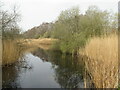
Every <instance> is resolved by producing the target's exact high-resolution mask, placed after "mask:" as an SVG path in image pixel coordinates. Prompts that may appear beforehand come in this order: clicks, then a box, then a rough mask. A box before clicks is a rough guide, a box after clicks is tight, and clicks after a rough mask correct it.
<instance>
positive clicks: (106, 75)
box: [80, 35, 118, 88]
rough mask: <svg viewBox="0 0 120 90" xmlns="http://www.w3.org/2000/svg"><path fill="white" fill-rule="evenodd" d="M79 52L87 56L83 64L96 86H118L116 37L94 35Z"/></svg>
mask: <svg viewBox="0 0 120 90" xmlns="http://www.w3.org/2000/svg"><path fill="white" fill-rule="evenodd" d="M80 54H83V55H86V56H87V57H88V59H87V60H85V66H86V69H87V71H88V72H89V74H90V76H91V78H92V81H93V83H94V84H95V86H96V88H117V87H118V37H117V35H110V36H109V37H104V38H99V37H95V38H92V39H91V40H90V42H89V43H88V44H87V45H86V47H85V49H84V50H83V52H80Z"/></svg>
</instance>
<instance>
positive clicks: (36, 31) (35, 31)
mask: <svg viewBox="0 0 120 90" xmlns="http://www.w3.org/2000/svg"><path fill="white" fill-rule="evenodd" d="M52 26H53V23H42V24H41V25H39V26H37V27H33V28H31V29H29V30H28V31H26V32H24V34H23V36H24V37H25V38H39V37H41V36H43V35H44V34H45V32H47V31H50V30H51V29H52Z"/></svg>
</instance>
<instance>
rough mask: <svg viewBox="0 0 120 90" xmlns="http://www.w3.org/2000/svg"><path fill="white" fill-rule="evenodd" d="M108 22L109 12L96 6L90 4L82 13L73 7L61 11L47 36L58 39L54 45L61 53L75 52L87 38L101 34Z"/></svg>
mask: <svg viewBox="0 0 120 90" xmlns="http://www.w3.org/2000/svg"><path fill="white" fill-rule="evenodd" d="M109 23H110V20H109V13H108V12H107V11H101V10H99V9H98V8H97V7H96V6H90V7H89V8H88V10H87V11H86V13H85V14H84V15H83V14H80V13H79V8H78V7H73V8H71V9H68V10H65V11H62V12H61V14H60V16H59V17H58V20H57V21H56V22H55V24H54V26H53V30H51V33H49V37H52V38H56V39H59V42H57V43H55V45H54V46H55V47H56V46H57V48H58V47H59V49H60V50H61V51H62V52H63V53H76V52H77V51H78V50H79V48H81V47H84V46H85V44H86V42H87V41H88V39H89V38H91V37H93V36H101V35H103V34H104V32H105V31H106V30H107V28H108V27H109Z"/></svg>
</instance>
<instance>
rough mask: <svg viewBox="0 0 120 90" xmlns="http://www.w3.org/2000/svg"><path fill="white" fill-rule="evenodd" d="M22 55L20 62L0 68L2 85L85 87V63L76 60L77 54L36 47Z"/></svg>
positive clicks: (6, 86)
mask: <svg viewBox="0 0 120 90" xmlns="http://www.w3.org/2000/svg"><path fill="white" fill-rule="evenodd" d="M23 58H24V59H22V61H21V60H20V62H21V63H20V62H19V64H15V65H13V66H10V67H4V68H3V87H4V88H8V87H11V88H15V87H17V88H19V87H21V88H81V87H82V88H83V87H84V81H83V73H84V72H83V71H84V64H83V63H82V62H81V63H78V59H77V57H74V58H73V57H72V56H71V55H63V54H61V53H60V52H57V51H51V50H42V49H40V48H38V49H35V50H31V51H29V53H25V55H24V56H23ZM31 80H32V82H31Z"/></svg>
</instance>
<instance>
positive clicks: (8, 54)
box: [2, 39, 21, 66]
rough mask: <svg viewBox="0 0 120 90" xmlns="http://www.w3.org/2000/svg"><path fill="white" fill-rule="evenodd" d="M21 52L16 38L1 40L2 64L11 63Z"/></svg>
mask: <svg viewBox="0 0 120 90" xmlns="http://www.w3.org/2000/svg"><path fill="white" fill-rule="evenodd" d="M20 54H21V48H20V46H19V45H18V44H17V41H16V40H10V39H9V40H3V41H2V65H3V66H4V65H11V64H13V63H14V62H16V61H17V60H18V59H19V57H20Z"/></svg>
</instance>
